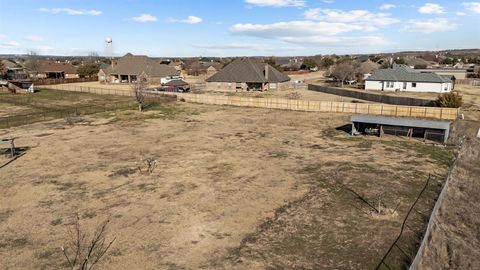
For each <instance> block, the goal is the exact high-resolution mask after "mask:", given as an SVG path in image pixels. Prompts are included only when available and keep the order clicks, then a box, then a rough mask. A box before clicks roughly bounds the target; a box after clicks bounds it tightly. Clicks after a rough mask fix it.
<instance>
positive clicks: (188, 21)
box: [167, 15, 203, 24]
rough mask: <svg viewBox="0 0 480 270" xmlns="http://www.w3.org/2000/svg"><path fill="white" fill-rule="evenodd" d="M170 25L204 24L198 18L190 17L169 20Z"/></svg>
mask: <svg viewBox="0 0 480 270" xmlns="http://www.w3.org/2000/svg"><path fill="white" fill-rule="evenodd" d="M167 21H168V22H170V23H186V24H198V23H201V22H203V19H202V18H200V17H197V16H193V15H190V16H188V17H187V18H185V19H174V18H169V19H168V20H167Z"/></svg>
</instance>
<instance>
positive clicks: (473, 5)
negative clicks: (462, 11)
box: [462, 2, 480, 14]
mask: <svg viewBox="0 0 480 270" xmlns="http://www.w3.org/2000/svg"><path fill="white" fill-rule="evenodd" d="M462 5H463V6H464V7H465V8H467V9H468V10H470V11H472V12H474V13H477V14H480V2H463V3H462Z"/></svg>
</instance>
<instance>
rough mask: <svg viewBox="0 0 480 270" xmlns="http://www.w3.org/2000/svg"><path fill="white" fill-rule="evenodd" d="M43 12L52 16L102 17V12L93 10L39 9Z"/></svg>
mask: <svg viewBox="0 0 480 270" xmlns="http://www.w3.org/2000/svg"><path fill="white" fill-rule="evenodd" d="M39 10H40V11H41V12H47V13H51V14H61V13H65V14H67V15H71V16H79V15H89V16H100V15H102V11H99V10H95V9H91V10H85V9H73V8H41V9H39Z"/></svg>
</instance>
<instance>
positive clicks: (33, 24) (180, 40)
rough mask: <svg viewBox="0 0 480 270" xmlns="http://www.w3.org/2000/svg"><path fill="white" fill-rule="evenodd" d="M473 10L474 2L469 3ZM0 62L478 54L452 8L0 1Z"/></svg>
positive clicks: (248, 0) (460, 14)
mask: <svg viewBox="0 0 480 270" xmlns="http://www.w3.org/2000/svg"><path fill="white" fill-rule="evenodd" d="M477 1H480V0H477ZM0 10H1V11H2V15H0V53H1V54H6V53H26V52H29V51H35V52H37V53H38V54H51V55H86V54H88V53H89V52H97V53H99V54H101V55H105V54H109V50H108V49H107V48H106V47H107V46H106V44H105V38H107V37H112V39H113V51H114V54H115V55H122V54H124V53H126V52H132V53H135V54H148V55H151V56H205V55H210V56H232V55H236V56H250V55H313V54H331V53H337V54H344V53H352V54H353V53H376V52H392V51H400V50H436V49H453V48H478V47H479V46H480V30H479V29H480V2H475V1H473V2H472V1H468V0H465V1H462V0H449V1H446V0H438V1H430V0H427V1H422V0H414V1H411V0H402V1H400V0H392V1H377V0H370V1H353V0H351V1H347V0H228V1H227V0H115V1H99V0H81V1H80V0H63V1H60V0H0Z"/></svg>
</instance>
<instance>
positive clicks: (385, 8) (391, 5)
mask: <svg viewBox="0 0 480 270" xmlns="http://www.w3.org/2000/svg"><path fill="white" fill-rule="evenodd" d="M396 7H397V6H395V5H394V4H383V5H381V6H380V10H389V9H392V8H396Z"/></svg>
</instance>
